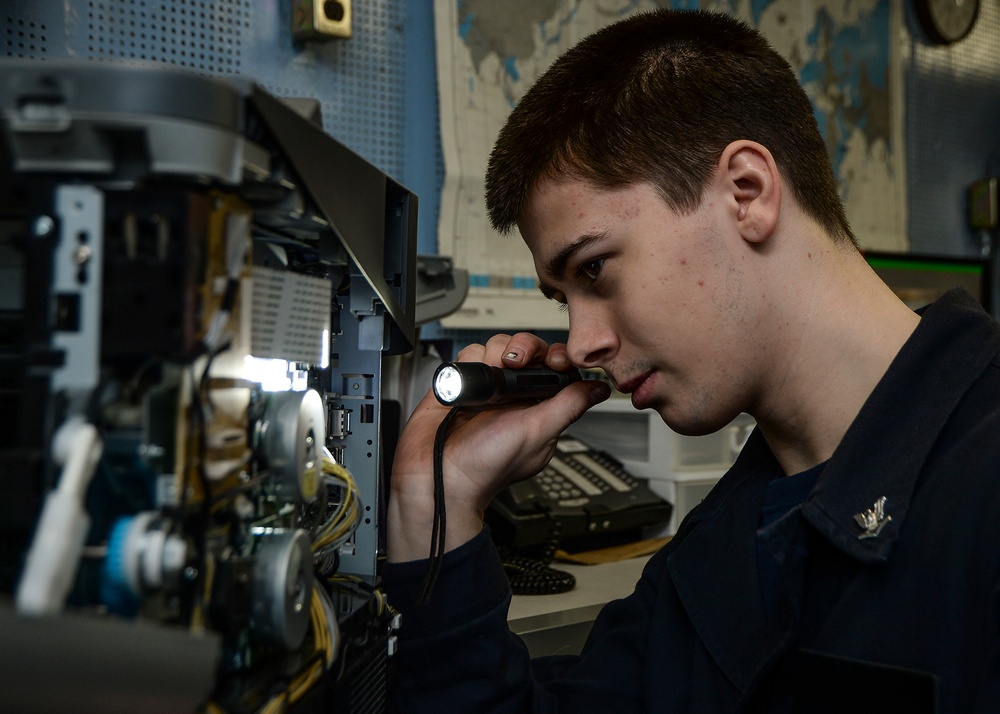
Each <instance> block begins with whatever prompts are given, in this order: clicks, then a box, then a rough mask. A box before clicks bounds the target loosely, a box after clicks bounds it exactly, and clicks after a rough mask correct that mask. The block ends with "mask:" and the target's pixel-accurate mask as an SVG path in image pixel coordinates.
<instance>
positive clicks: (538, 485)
mask: <svg viewBox="0 0 1000 714" xmlns="http://www.w3.org/2000/svg"><path fill="white" fill-rule="evenodd" d="M672 509H673V506H672V505H671V504H670V503H669V502H667V501H665V500H663V499H662V498H661V497H660V496H658V495H656V494H655V493H653V491H651V490H650V488H649V486H648V485H647V484H646V482H645V480H644V479H640V478H637V477H635V476H633V475H632V474H630V473H628V471H626V470H625V468H624V467H623V466H622V464H621V462H619V461H618V460H617V459H615V458H614V457H613V456H611V455H610V454H607V453H605V452H602V451H598V450H596V449H594V448H593V447H591V446H589V445H587V444H585V443H584V442H582V441H580V440H579V439H576V438H574V437H571V436H565V435H564V436H562V437H560V438H559V441H558V443H557V445H556V451H555V454H554V455H553V457H552V459H551V460H550V461H549V463H548V465H546V466H545V468H544V469H542V471H541V472H540V473H538V474H536V475H535V476H532V477H531V478H529V479H526V480H525V481H521V482H520V483H516V484H514V485H513V486H511V487H509V488H508V489H506V490H505V491H503V492H502V493H501V494H500V495H498V496H497V497H496V498H495V499H494V500H493V502H492V504H491V505H490V507H489V508H488V509H487V513H486V522H487V523H488V524H489V526H490V530H491V533H492V535H493V538H494V540H495V542H496V543H497V544H498V545H499V546H501V547H503V548H507V549H511V550H517V549H521V550H523V549H525V548H529V549H530V548H531V547H539V546H542V545H544V544H546V543H550V542H551V541H552V540H553V538H555V539H557V540H558V541H559V543H560V546H561V547H564V548H567V549H569V548H572V547H573V546H574V545H579V544H588V547H590V546H592V545H594V544H601V542H602V541H610V540H613V538H614V536H622V535H625V534H633V533H635V534H638V532H639V531H640V530H641V529H642V528H645V527H648V526H655V525H657V524H664V523H666V522H667V521H669V520H670V514H671V511H672Z"/></svg>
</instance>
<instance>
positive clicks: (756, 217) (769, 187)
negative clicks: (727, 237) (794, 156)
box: [719, 139, 782, 243]
mask: <svg viewBox="0 0 1000 714" xmlns="http://www.w3.org/2000/svg"><path fill="white" fill-rule="evenodd" d="M719 177H720V179H721V180H722V186H723V190H724V191H726V192H727V193H729V195H730V196H731V200H732V201H733V202H734V203H735V206H736V215H735V218H736V221H737V225H738V227H739V231H740V235H742V236H743V239H744V240H747V241H750V242H752V243H763V242H764V241H766V240H767V239H768V238H770V237H771V234H772V233H774V229H775V227H776V226H777V225H778V214H779V213H780V211H781V185H782V184H781V176H780V175H779V174H778V165H777V164H776V163H775V162H774V157H773V156H771V152H770V151H768V150H767V149H766V148H764V147H763V146H761V145H760V144H758V143H757V142H755V141H748V140H745V139H741V140H739V141H734V142H732V143H731V144H729V146H727V147H726V148H725V150H723V152H722V156H721V157H720V158H719Z"/></svg>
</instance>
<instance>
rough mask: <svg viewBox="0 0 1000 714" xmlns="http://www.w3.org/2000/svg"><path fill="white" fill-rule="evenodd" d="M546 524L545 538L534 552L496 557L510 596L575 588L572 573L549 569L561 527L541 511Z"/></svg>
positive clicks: (546, 512)
mask: <svg viewBox="0 0 1000 714" xmlns="http://www.w3.org/2000/svg"><path fill="white" fill-rule="evenodd" d="M543 513H544V515H545V518H546V519H547V520H548V521H549V525H550V528H549V537H548V539H547V540H546V541H545V543H543V544H541V545H540V546H538V549H537V551H534V552H532V553H531V554H530V555H528V554H526V553H507V554H505V555H502V556H501V558H500V565H501V566H503V570H504V573H505V574H506V575H507V581H508V582H509V583H510V591H511V593H513V594H514V595H558V594H559V593H564V592H569V591H570V590H572V589H573V588H574V587H576V578H575V577H574V576H573V575H572V573H567V572H565V571H563V570H556V569H555V568H552V567H550V565H549V564H550V563H551V562H552V561H553V560H554V559H555V556H556V550H557V549H558V548H559V542H560V539H561V536H562V524H561V523H560V522H559V521H558V520H557V519H556V518H554V517H553V516H552V514H551V513H549V511H548V510H544V511H543Z"/></svg>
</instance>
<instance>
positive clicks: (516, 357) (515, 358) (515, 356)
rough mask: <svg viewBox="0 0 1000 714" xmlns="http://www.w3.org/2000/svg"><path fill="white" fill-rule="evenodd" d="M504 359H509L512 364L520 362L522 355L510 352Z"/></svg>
mask: <svg viewBox="0 0 1000 714" xmlns="http://www.w3.org/2000/svg"><path fill="white" fill-rule="evenodd" d="M504 359H509V360H510V361H512V362H520V361H521V355H519V354H518V353H517V352H508V353H507V354H505V355H504Z"/></svg>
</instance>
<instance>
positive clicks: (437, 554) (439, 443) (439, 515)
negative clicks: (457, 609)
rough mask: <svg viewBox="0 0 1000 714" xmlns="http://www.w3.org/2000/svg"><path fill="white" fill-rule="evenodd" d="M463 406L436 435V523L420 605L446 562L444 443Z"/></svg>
mask: <svg viewBox="0 0 1000 714" xmlns="http://www.w3.org/2000/svg"><path fill="white" fill-rule="evenodd" d="M462 408H463V407H461V406H457V407H452V409H451V411H449V412H448V414H447V415H446V416H445V418H444V419H443V420H442V421H441V423H440V424H439V425H438V428H437V433H436V434H435V435H434V521H433V524H432V526H431V551H430V555H429V556H428V558H429V560H430V563H429V564H428V566H427V574H426V575H425V576H424V583H423V586H422V587H421V590H420V598H419V599H418V600H417V604H418V605H426V604H427V603H428V602H429V601H430V599H431V592H432V591H433V590H434V584H435V583H436V582H437V579H438V574H439V573H440V572H441V563H442V561H443V560H444V539H445V533H446V531H447V515H446V513H445V505H444V442H445V439H446V438H447V436H448V430H449V429H450V428H451V423H452V422H453V421H454V420H455V417H456V416H458V413H459V412H460V411H462Z"/></svg>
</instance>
